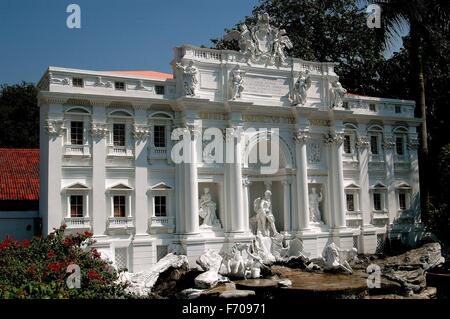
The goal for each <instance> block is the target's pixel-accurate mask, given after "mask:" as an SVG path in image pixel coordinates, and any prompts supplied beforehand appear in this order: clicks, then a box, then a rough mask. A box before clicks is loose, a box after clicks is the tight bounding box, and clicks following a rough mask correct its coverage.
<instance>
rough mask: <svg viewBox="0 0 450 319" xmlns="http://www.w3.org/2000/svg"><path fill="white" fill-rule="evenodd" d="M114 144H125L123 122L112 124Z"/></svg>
mask: <svg viewBox="0 0 450 319" xmlns="http://www.w3.org/2000/svg"><path fill="white" fill-rule="evenodd" d="M113 144H114V146H125V124H114V125H113Z"/></svg>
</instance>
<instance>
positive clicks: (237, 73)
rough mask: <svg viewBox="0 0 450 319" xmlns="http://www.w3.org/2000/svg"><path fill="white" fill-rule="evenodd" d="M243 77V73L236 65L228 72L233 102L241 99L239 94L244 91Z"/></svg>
mask: <svg viewBox="0 0 450 319" xmlns="http://www.w3.org/2000/svg"><path fill="white" fill-rule="evenodd" d="M244 75H245V72H244V71H242V70H241V69H240V68H239V65H236V66H235V67H234V69H233V70H232V71H231V72H230V76H231V77H230V78H231V98H232V99H233V100H236V99H240V98H241V93H242V91H244Z"/></svg>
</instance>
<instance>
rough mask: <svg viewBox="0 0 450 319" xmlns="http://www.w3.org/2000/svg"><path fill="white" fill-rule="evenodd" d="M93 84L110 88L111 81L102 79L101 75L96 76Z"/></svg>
mask: <svg viewBox="0 0 450 319" xmlns="http://www.w3.org/2000/svg"><path fill="white" fill-rule="evenodd" d="M94 86H97V87H103V88H111V87H112V82H111V81H104V80H103V79H102V77H101V76H99V77H97V80H96V81H95V83H94Z"/></svg>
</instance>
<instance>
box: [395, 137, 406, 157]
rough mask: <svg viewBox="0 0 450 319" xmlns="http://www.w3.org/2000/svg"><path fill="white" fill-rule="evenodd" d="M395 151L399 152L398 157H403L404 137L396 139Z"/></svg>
mask: <svg viewBox="0 0 450 319" xmlns="http://www.w3.org/2000/svg"><path fill="white" fill-rule="evenodd" d="M395 150H396V152H397V155H403V154H404V151H403V138H402V137H396V138H395Z"/></svg>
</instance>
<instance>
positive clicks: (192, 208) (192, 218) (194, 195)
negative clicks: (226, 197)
mask: <svg viewBox="0 0 450 319" xmlns="http://www.w3.org/2000/svg"><path fill="white" fill-rule="evenodd" d="M186 129H187V130H189V134H190V137H191V138H190V140H189V149H188V150H187V151H188V154H189V157H188V163H184V164H182V165H183V167H184V189H183V191H184V192H185V193H186V195H187V196H185V208H184V210H185V218H186V219H185V232H186V234H198V233H199V215H198V176H197V147H196V145H197V140H198V138H199V135H200V133H201V132H200V131H199V128H198V127H197V126H195V125H192V124H189V125H187V128H186Z"/></svg>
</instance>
